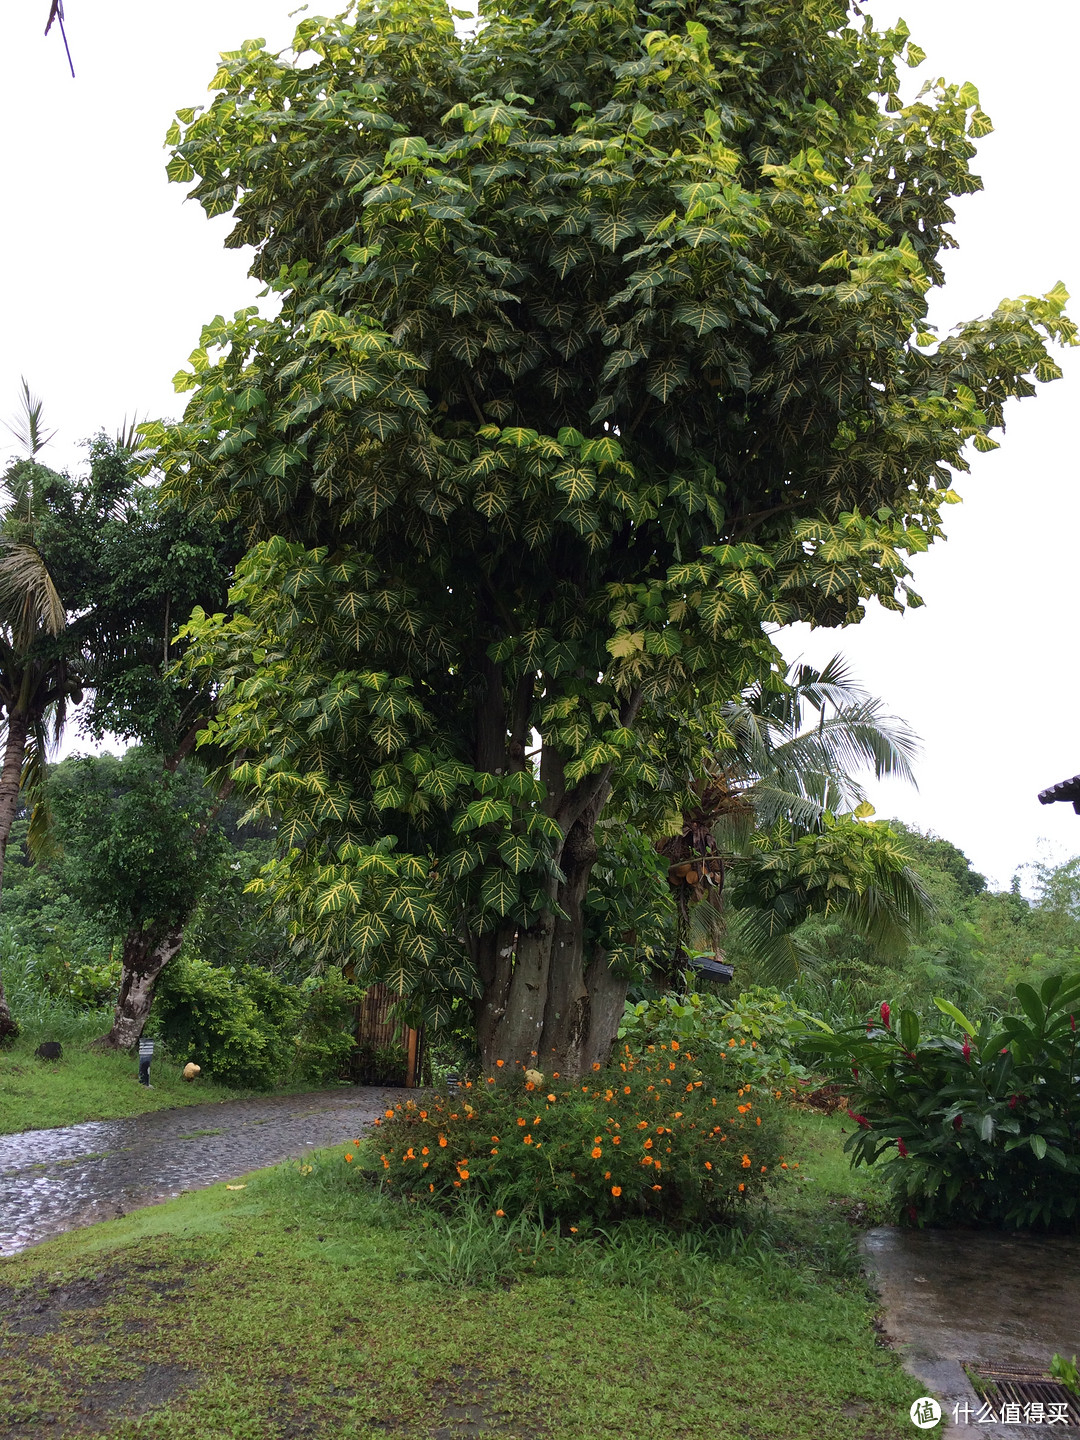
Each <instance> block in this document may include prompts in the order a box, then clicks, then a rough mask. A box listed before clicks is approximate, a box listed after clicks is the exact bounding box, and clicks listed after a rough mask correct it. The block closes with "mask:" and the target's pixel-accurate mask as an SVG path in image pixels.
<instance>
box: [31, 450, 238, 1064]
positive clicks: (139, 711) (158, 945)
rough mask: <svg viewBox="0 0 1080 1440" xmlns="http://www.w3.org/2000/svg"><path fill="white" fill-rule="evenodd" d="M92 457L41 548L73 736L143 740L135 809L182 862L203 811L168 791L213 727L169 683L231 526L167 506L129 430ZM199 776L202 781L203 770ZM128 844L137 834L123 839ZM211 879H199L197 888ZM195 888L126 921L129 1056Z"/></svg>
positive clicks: (193, 700)
mask: <svg viewBox="0 0 1080 1440" xmlns="http://www.w3.org/2000/svg"><path fill="white" fill-rule="evenodd" d="M89 461H90V465H89V469H88V472H87V473H86V474H85V475H84V476H82V477H81V478H80V479H79V480H78V481H77V482H75V483H74V484H73V487H72V503H71V504H70V505H69V506H68V507H67V508H66V509H65V510H62V511H61V510H56V511H55V512H54V513H53V514H52V515H51V517H50V521H49V525H48V526H47V528H46V529H45V530H44V532H43V534H42V540H41V543H42V548H43V552H44V554H45V555H47V556H48V557H49V561H50V564H51V565H52V567H53V570H54V572H55V573H56V575H57V576H58V579H59V583H60V584H61V585H62V587H63V591H64V594H65V595H66V596H67V597H69V605H70V608H71V610H72V611H73V618H72V620H71V621H70V623H69V627H68V629H69V632H70V635H71V637H72V638H73V640H74V641H75V643H76V644H77V647H78V656H79V660H78V664H79V671H80V675H81V677H82V682H83V684H84V686H85V689H86V702H85V704H84V706H83V710H82V712H81V715H80V724H81V728H82V729H83V730H84V731H85V732H86V733H88V734H90V735H92V736H93V737H94V738H95V739H97V740H99V741H100V740H101V739H102V738H103V737H104V736H105V735H106V734H111V735H115V736H117V737H118V738H119V739H121V740H129V741H130V740H134V741H137V742H138V743H139V744H141V745H142V746H144V747H146V750H147V751H148V752H149V753H151V754H152V755H154V756H156V765H157V777H158V783H159V785H160V787H161V793H160V795H159V797H158V799H157V800H156V801H155V802H153V803H151V801H150V800H149V798H148V794H147V788H146V787H147V786H148V785H149V784H150V783H151V782H150V779H149V770H148V769H147V767H148V766H149V767H150V768H152V767H153V764H154V763H155V762H153V761H150V760H148V759H145V757H144V759H143V760H141V761H140V767H141V768H140V770H139V787H140V788H139V789H138V794H139V795H140V796H141V798H140V799H139V800H138V802H137V803H136V801H134V800H133V801H132V802H131V805H133V806H134V807H135V810H138V808H139V807H140V806H145V807H147V811H146V813H147V814H148V815H151V814H152V815H155V816H161V817H164V816H168V815H172V816H173V820H172V822H171V823H172V824H174V825H175V826H180V827H182V826H183V825H185V824H188V826H189V833H186V835H185V836H183V837H181V836H180V834H179V833H178V835H177V839H176V843H177V844H182V845H183V846H186V847H187V850H186V851H185V853H189V852H190V853H191V854H202V853H203V850H204V848H205V844H206V843H207V842H206V837H205V835H204V834H203V831H204V829H205V826H206V824H207V823H208V822H207V819H206V817H205V815H202V812H201V811H199V814H198V817H196V818H191V817H192V816H195V812H194V811H190V807H188V806H187V804H186V802H185V804H184V805H180V806H179V807H178V806H177V803H176V798H175V788H176V785H177V784H178V783H179V782H178V781H177V779H176V776H177V775H178V774H179V772H180V769H181V768H182V767H183V765H184V762H185V758H186V757H188V756H189V755H190V754H191V752H192V751H193V749H194V747H195V738H196V736H197V734H198V732H199V729H200V727H202V726H204V725H205V724H206V723H207V720H208V718H209V715H210V710H211V700H210V697H209V695H208V694H207V693H206V692H205V690H203V689H200V688H197V687H193V686H192V685H191V684H190V683H188V682H186V681H185V680H183V679H182V678H181V677H180V676H179V675H178V674H177V673H176V668H175V667H176V662H177V661H178V660H179V659H180V658H181V656H182V649H183V647H182V645H178V643H177V638H176V634H177V631H178V629H179V627H180V625H181V624H182V623H183V621H184V620H185V619H186V618H187V616H188V615H189V614H190V613H191V610H192V608H193V607H194V606H195V605H197V604H201V605H210V606H215V605H217V604H220V603H222V601H223V599H224V595H225V590H226V586H227V583H228V576H229V573H230V569H231V565H232V563H233V561H234V560H235V558H236V556H237V554H238V553H239V551H238V547H237V543H236V540H235V537H234V536H232V535H231V534H230V532H229V530H228V529H227V528H226V527H222V526H219V525H216V524H214V523H213V522H211V521H209V520H207V519H205V518H197V517H194V516H190V515H187V514H185V513H184V512H183V511H181V510H180V509H179V507H177V506H175V505H168V504H162V503H161V496H160V493H159V490H158V486H157V485H156V483H153V482H152V481H151V482H148V481H147V479H146V478H145V473H146V471H147V469H148V468H149V465H150V463H151V461H152V456H151V455H150V454H148V453H147V452H145V451H142V450H140V449H139V448H138V447H137V445H136V443H135V437H134V433H133V432H130V431H129V432H128V433H127V434H126V435H121V436H117V437H115V438H110V437H108V436H105V435H99V436H97V437H96V439H95V440H94V441H93V442H92V443H91V445H90V447H89ZM199 773H200V774H201V775H202V778H203V780H204V779H205V771H204V770H200V772H199ZM188 783H189V784H190V785H195V784H196V783H197V782H196V779H195V778H192V779H191V780H190V782H188ZM198 783H201V781H200V782H198ZM185 793H186V792H185ZM207 803H209V802H207ZM196 808H197V809H198V807H196ZM185 817H188V819H185ZM162 823H164V821H163V822H162ZM192 827H193V828H192ZM134 838H135V837H134V832H133V833H132V835H131V837H130V839H131V843H134ZM151 853H153V852H151ZM156 854H157V860H156V862H155V861H154V860H151V861H150V863H151V865H153V864H154V863H159V864H160V865H162V866H167V865H168V864H169V863H170V862H168V861H167V859H166V855H167V852H166V851H165V850H160V849H159V850H158V851H157V852H156ZM209 879H210V875H209V872H207V873H206V874H204V876H203V881H204V882H206V883H208V882H209ZM195 882H196V876H195V874H194V873H192V874H189V875H187V876H186V878H185V882H184V887H183V890H182V893H183V895H184V896H185V897H186V900H185V901H184V903H183V904H182V903H181V900H180V892H177V893H176V894H175V895H173V894H172V892H171V891H170V892H169V893H170V895H172V898H171V899H170V900H169V902H168V904H167V905H165V908H164V911H163V914H165V915H166V916H167V919H165V920H162V921H161V922H160V923H158V922H157V921H153V922H152V921H151V919H150V918H149V917H148V916H146V915H142V914H141V913H137V912H136V911H132V916H133V919H132V925H131V928H130V929H129V930H128V931H126V932H125V934H124V939H123V944H122V949H121V958H122V964H121V977H120V989H119V994H118V997H117V1007H116V1015H115V1019H114V1023H113V1025H112V1027H111V1029H110V1031H109V1033H108V1034H107V1035H105V1036H103V1037H102V1042H101V1043H102V1044H104V1045H106V1046H109V1047H116V1048H126V1047H127V1046H129V1045H131V1044H133V1043H134V1042H135V1041H136V1040H137V1039H138V1037H139V1034H140V1033H141V1031H142V1027H143V1025H144V1024H145V1021H146V1018H147V1016H148V1015H149V1012H150V1006H151V1004H152V1001H153V993H154V987H155V985H156V983H157V979H158V977H159V976H160V974H161V972H162V970H163V969H164V967H165V966H166V965H167V964H168V963H169V962H170V960H171V959H172V958H173V956H175V954H176V953H177V951H178V949H179V947H180V944H181V942H182V938H183V929H184V924H185V923H186V920H187V919H188V918H189V917H190V915H191V913H192V912H193V911H194V908H195V906H196V905H197V903H198V898H199V894H200V890H199V886H198V884H197V883H195ZM172 883H173V879H172V878H170V877H169V876H168V875H162V876H161V877H160V879H159V885H160V886H165V887H166V889H167V888H168V887H169V886H170V885H171V884H172ZM185 905H186V906H187V908H186V909H185V908H184V907H185ZM95 913H98V912H97V911H95ZM116 913H117V914H119V913H120V912H119V911H117V912H116Z"/></svg>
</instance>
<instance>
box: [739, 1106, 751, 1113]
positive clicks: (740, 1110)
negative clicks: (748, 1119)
mask: <svg viewBox="0 0 1080 1440" xmlns="http://www.w3.org/2000/svg"><path fill="white" fill-rule="evenodd" d="M749 1109H750V1106H749V1105H740V1106H739V1114H740V1115H745V1114H746V1112H747V1110H749Z"/></svg>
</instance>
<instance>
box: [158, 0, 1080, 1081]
mask: <svg viewBox="0 0 1080 1440" xmlns="http://www.w3.org/2000/svg"><path fill="white" fill-rule="evenodd" d="M482 18H483V22H484V23H483V25H482V26H481V27H480V29H479V30H478V31H477V33H476V34H475V36H472V37H466V36H460V35H457V34H456V33H455V31H454V27H453V21H452V18H451V15H450V13H449V11H447V10H446V9H445V7H444V6H443V5H442V4H441V3H434V0H394V3H390V4H387V5H380V6H378V7H368V6H366V5H359V6H356V7H353V8H350V10H349V11H348V12H347V14H346V15H344V16H342V17H339V18H337V19H333V20H326V19H317V18H311V19H305V20H303V21H302V22H301V24H300V26H299V28H298V30H297V35H296V39H295V42H294V52H293V53H292V54H286V55H285V56H274V55H271V54H269V53H268V52H267V51H266V50H265V49H264V48H263V47H262V45H261V44H260V43H258V42H250V43H248V44H246V45H244V46H243V47H242V49H241V50H239V51H237V52H233V53H231V54H229V55H227V56H225V57H224V58H223V62H222V66H221V69H220V71H219V72H218V74H217V76H216V77H215V79H214V82H213V87H212V88H214V89H215V90H216V91H217V92H218V93H217V95H216V97H215V99H214V100H213V102H212V103H211V105H210V106H209V108H208V110H207V111H206V112H205V113H203V114H198V115H197V114H196V112H195V111H194V110H190V111H183V112H181V114H180V116H179V118H178V121H177V124H176V125H175V126H174V127H173V129H172V131H171V132H170V139H171V141H172V143H173V145H174V154H173V159H172V162H171V165H170V173H171V175H172V176H173V177H174V178H175V179H177V180H181V181H185V180H195V182H196V183H195V188H194V191H193V194H194V195H195V196H196V198H198V199H199V200H200V202H201V203H202V204H203V206H204V208H205V209H206V211H207V213H208V214H210V215H217V214H221V213H224V212H228V211H232V213H233V214H234V217H235V226H234V229H233V232H232V234H231V236H230V239H229V242H228V243H229V244H230V245H234V246H242V245H250V246H252V247H253V248H254V251H255V258H254V261H253V265H252V274H253V275H254V276H256V277H257V278H259V279H260V280H262V281H263V282H264V283H265V284H267V285H269V286H270V287H272V288H273V289H274V291H275V292H276V293H277V295H278V296H279V298H280V302H281V308H280V311H279V313H278V314H277V315H276V316H275V317H274V318H272V319H263V318H260V317H259V316H258V314H257V312H256V311H255V310H247V311H244V312H241V313H240V314H239V315H238V316H236V317H235V319H234V320H232V321H225V320H223V319H221V318H220V317H219V318H218V319H217V320H215V321H214V322H213V323H212V324H210V325H209V326H207V327H206V329H205V330H204V332H203V336H202V344H201V346H200V348H199V349H198V350H197V351H196V352H195V354H194V355H193V357H192V368H191V370H190V371H188V372H185V373H184V374H183V375H182V376H181V377H180V381H179V384H180V387H181V388H183V389H187V390H190V391H191V392H192V395H191V400H190V402H189V404H188V408H187V411H186V412H185V416H184V419H183V421H182V422H181V423H179V424H178V425H176V426H173V427H164V426H161V427H150V428H148V429H147V430H145V431H144V434H145V435H146V437H147V439H148V441H149V442H150V443H153V444H155V445H160V446H161V447H162V455H163V462H164V464H165V467H166V471H167V477H168V486H169V490H170V493H171V494H172V495H175V496H179V497H181V498H182V499H183V500H184V502H185V503H186V504H187V505H188V506H189V507H190V508H191V509H192V511H193V512H195V513H199V512H203V513H206V514H208V515H219V516H225V517H228V518H230V519H236V520H237V521H238V522H239V523H240V524H241V525H242V526H243V527H244V529H245V533H246V534H247V535H249V536H250V537H251V538H253V539H255V540H256V541H258V542H259V543H258V544H257V545H256V547H255V548H254V549H253V550H252V551H251V552H250V553H249V555H248V556H247V557H246V559H245V560H244V562H243V563H242V565H241V566H240V569H239V571H238V576H237V585H236V588H235V589H234V591H233V592H232V600H231V603H232V607H233V614H232V616H231V617H230V618H225V617H209V616H206V615H199V616H197V619H196V622H195V623H194V624H193V625H192V626H191V627H190V628H189V630H188V632H187V634H188V636H189V637H190V638H191V639H192V640H193V641H194V645H193V652H192V660H193V666H194V669H193V671H192V673H193V675H195V676H196V678H197V679H198V680H199V681H200V683H204V684H206V685H207V686H213V687H217V688H218V689H219V691H220V695H221V698H222V701H223V704H224V708H223V710H222V712H221V713H220V714H219V715H218V717H217V718H216V719H215V720H214V721H213V722H212V723H211V726H210V727H209V729H210V734H211V736H212V738H213V741H214V743H215V744H217V745H219V746H221V747H222V748H223V749H224V750H225V751H226V752H227V753H229V754H231V755H233V756H239V755H240V754H241V753H242V754H243V756H244V757H245V758H244V759H243V761H242V762H239V763H237V764H236V766H235V778H236V781H237V783H238V784H239V785H240V786H241V787H242V788H243V789H245V790H246V791H247V792H248V793H250V794H251V795H252V796H253V798H254V801H255V803H256V805H257V806H260V807H262V808H263V810H264V811H265V812H266V813H268V814H269V813H271V812H275V813H279V814H280V815H281V817H282V822H283V823H282V829H281V835H282V839H283V844H284V852H283V855H282V858H281V860H280V862H279V863H278V864H277V865H276V867H274V869H273V870H272V871H271V873H270V874H269V876H268V877H267V880H266V886H267V889H268V890H269V891H270V892H271V894H272V895H273V897H274V898H275V899H276V901H277V903H279V904H280V905H281V906H283V907H285V908H287V909H288V910H289V912H290V913H291V915H292V918H293V923H294V925H295V927H296V930H297V933H298V934H303V935H305V936H308V937H310V939H311V942H312V944H313V945H314V946H316V947H317V948H321V949H322V950H323V951H324V952H325V953H328V954H336V955H339V956H340V955H344V954H349V955H351V956H352V957H354V958H355V960H356V963H357V973H358V974H359V975H361V976H362V977H363V978H376V977H378V978H384V979H388V980H390V981H391V982H392V983H393V984H395V985H396V986H397V987H398V988H399V989H400V990H401V991H402V992H403V993H404V994H406V995H408V996H410V997H411V999H412V1000H413V1002H414V1005H415V1007H416V1012H417V1014H426V1015H427V1016H428V1017H429V1018H438V1017H439V1016H441V1015H445V1013H446V1011H447V1008H448V1006H449V1004H450V1002H451V1000H452V998H453V996H454V995H455V994H457V995H459V996H467V997H470V998H471V999H472V1002H473V1003H474V1006H475V1017H476V1026H477V1034H478V1037H479V1043H480V1048H481V1053H482V1055H483V1058H484V1061H485V1063H486V1064H488V1065H491V1064H493V1062H494V1060H495V1059H496V1058H502V1059H504V1060H507V1061H514V1060H523V1061H528V1060H529V1059H530V1057H531V1056H532V1055H534V1054H536V1053H537V1052H540V1053H541V1054H542V1055H543V1056H545V1057H553V1059H552V1063H553V1064H554V1065H555V1066H556V1068H559V1069H560V1070H561V1071H563V1073H574V1072H576V1071H578V1070H580V1069H581V1068H583V1067H587V1066H588V1065H590V1064H591V1063H595V1062H596V1061H598V1060H601V1061H602V1060H603V1059H605V1058H606V1056H607V1053H608V1050H609V1048H610V1043H611V1040H612V1037H613V1035H614V1027H615V1025H616V1024H617V1019H618V1015H619V1014H620V1013H621V1008H622V1007H621V1000H620V995H621V994H624V993H625V984H626V981H625V978H622V977H620V976H619V974H618V973H617V971H615V970H613V968H612V965H611V962H610V959H609V958H608V957H607V956H605V955H604V954H601V953H600V952H599V951H593V952H591V953H590V951H589V950H588V948H587V945H588V934H589V932H588V926H587V902H588V897H589V893H590V889H591V887H592V885H593V879H592V877H593V870H594V866H595V865H596V861H597V855H598V845H597V836H598V833H600V832H599V827H600V825H601V823H602V821H603V817H604V814H605V809H606V807H607V806H608V805H609V802H610V803H611V804H613V805H616V806H618V807H619V808H620V811H621V812H622V813H633V814H634V815H636V816H638V817H640V819H641V824H642V825H644V826H645V827H646V831H647V834H648V835H649V837H650V838H652V839H659V838H662V837H663V836H664V835H665V834H670V833H671V832H672V831H673V830H675V829H678V827H679V824H680V817H681V814H682V812H683V810H684V808H685V807H686V806H688V805H691V804H692V803H693V790H692V786H693V782H694V781H695V779H697V778H698V777H699V776H700V775H701V774H702V773H703V766H704V764H705V761H706V759H707V756H708V755H709V754H711V753H712V751H713V750H714V749H715V740H716V736H717V735H718V734H720V733H722V732H723V731H724V728H725V713H724V707H725V706H727V705H729V704H730V703H731V702H732V701H733V700H734V699H736V697H738V696H739V695H740V694H742V693H744V692H745V691H746V690H747V688H748V687H750V686H753V685H754V684H760V685H762V686H763V687H765V688H768V687H770V686H771V687H775V688H777V689H779V688H781V681H780V677H779V673H778V671H779V657H778V654H777V652H776V650H775V648H774V646H773V643H772V640H771V638H770V637H771V635H772V634H773V633H774V631H775V628H776V627H777V626H780V625H784V624H787V623H789V622H792V621H796V620H803V621H808V622H810V623H812V624H828V625H843V624H848V623H854V622H856V621H858V620H859V619H860V618H861V617H862V614H863V610H864V604H865V602H866V601H867V600H868V599H871V598H876V599H878V600H879V601H881V603H883V604H885V605H887V606H889V607H891V608H894V609H899V608H903V606H904V605H905V604H915V603H919V602H918V597H917V596H914V595H913V594H912V593H911V591H910V589H909V586H908V578H909V572H908V568H907V564H906V559H907V557H908V556H910V555H911V554H913V553H917V552H920V551H922V550H924V549H925V548H926V547H927V546H928V545H929V544H930V543H931V542H932V541H933V540H935V539H936V538H938V537H939V536H940V534H941V533H942V532H941V513H940V512H941V507H942V506H943V505H944V504H947V503H950V502H951V501H953V500H954V499H955V498H956V496H955V495H954V494H953V492H952V490H951V489H950V485H951V480H952V472H953V471H957V470H959V471H963V470H965V469H966V468H967V462H966V459H965V446H966V443H967V441H968V440H972V441H973V442H974V444H975V445H976V447H977V448H981V449H990V448H993V447H994V444H995V443H996V442H995V441H994V440H993V439H992V438H991V436H990V432H991V431H992V430H993V429H994V428H995V427H998V426H1000V425H1001V423H1002V416H1003V407H1004V404H1005V401H1006V400H1007V399H1008V398H1009V397H1012V396H1020V395H1029V394H1031V393H1033V389H1034V383H1033V382H1034V381H1035V380H1036V379H1041V380H1049V379H1052V378H1054V377H1055V376H1056V375H1057V374H1058V373H1059V371H1058V368H1057V366H1056V365H1055V364H1054V362H1053V361H1052V360H1051V359H1050V357H1049V355H1048V353H1047V349H1046V342H1047V340H1048V339H1059V340H1066V341H1070V340H1071V339H1072V338H1073V333H1074V328H1073V326H1072V324H1071V322H1069V321H1068V320H1067V319H1065V318H1064V315H1063V306H1064V302H1065V299H1066V296H1065V292H1064V290H1063V289H1062V288H1061V287H1058V288H1057V289H1055V290H1054V291H1052V292H1051V293H1050V295H1048V296H1046V297H1044V298H1042V299H1036V298H1030V297H1028V298H1024V299H1021V300H1018V301H1011V302H1005V303H1003V304H1002V305H1001V306H1000V307H999V309H998V310H996V311H995V312H994V314H993V315H992V316H990V317H989V318H986V319H982V320H978V321H974V322H972V323H969V324H966V325H963V326H961V327H959V328H958V329H957V330H956V331H955V332H954V333H953V334H952V335H950V336H948V337H947V338H944V339H940V340H939V339H937V338H936V337H935V336H934V334H933V333H932V330H931V329H930V327H928V325H927V322H926V314H927V302H926V294H927V291H928V290H929V289H930V287H932V286H934V285H938V284H941V283H942V280H943V271H942V264H941V261H942V252H943V251H944V250H945V249H947V248H949V247H950V246H951V245H952V244H953V243H954V242H953V241H952V239H951V237H950V234H949V231H948V228H947V227H948V225H949V224H950V222H951V221H952V218H953V212H952V209H951V201H952V198H953V197H954V196H956V195H958V194H965V193H969V192H971V191H973V190H976V189H978V187H979V181H978V179H977V177H976V176H974V175H973V174H972V173H971V170H970V161H971V158H972V156H973V154H974V144H973V142H974V140H975V139H976V138H977V137H978V136H980V135H982V134H985V133H986V132H987V130H988V129H989V122H988V121H987V118H986V116H985V115H984V114H983V112H982V110H981V109H980V108H979V104H978V95H977V93H976V91H975V90H974V88H973V87H972V86H970V85H963V86H947V85H944V84H941V85H935V86H931V87H929V88H928V89H927V90H925V91H924V92H923V93H922V94H921V95H920V96H919V98H918V99H917V100H916V101H915V102H913V103H912V104H910V105H904V104H903V103H902V102H901V101H900V99H899V98H898V95H897V89H898V80H897V73H896V67H897V64H898V62H899V61H900V60H901V59H902V58H906V59H907V60H908V62H909V63H912V64H914V63H918V61H919V60H921V59H922V54H921V52H920V51H918V50H917V49H916V47H915V46H914V45H913V44H911V43H910V42H909V39H908V34H907V30H906V28H905V27H903V26H902V25H901V26H898V27H896V28H895V29H892V30H888V31H885V32H878V31H875V30H874V29H873V26H872V24H871V23H870V22H869V21H866V22H865V23H863V24H862V25H861V26H859V27H855V26H851V25H849V24H848V22H847V13H846V7H845V6H843V5H841V4H839V3H833V0H826V3H824V4H821V3H817V0H814V3H810V0H798V3H792V4H788V5H783V6H776V5H772V4H766V3H764V0H750V3H747V4H745V5H741V6H738V7H735V6H731V5H727V4H720V3H717V4H711V3H706V4H704V5H697V6H694V7H690V6H687V5H685V4H681V3H665V0H660V3H657V4H654V5H652V6H650V7H648V8H646V7H644V6H639V5H638V4H635V3H629V0H627V3H619V4H616V5H614V6H613V5H610V4H604V5H599V4H594V3H590V0H585V3H580V0H575V3H572V4H571V3H569V0H548V3H545V4H543V5H542V6H541V7H540V9H539V10H537V8H536V6H535V5H534V4H532V3H528V4H525V3H521V0H510V3H508V4H505V5H502V6H500V7H495V6H491V7H484V9H483V11H482ZM534 735H538V736H539V753H538V754H536V755H535V756H534V755H532V754H530V746H531V743H532V737H533V736H534Z"/></svg>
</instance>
